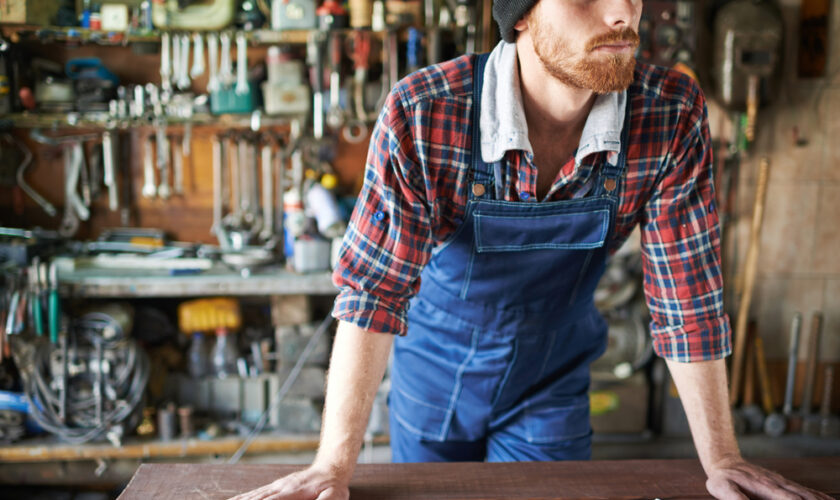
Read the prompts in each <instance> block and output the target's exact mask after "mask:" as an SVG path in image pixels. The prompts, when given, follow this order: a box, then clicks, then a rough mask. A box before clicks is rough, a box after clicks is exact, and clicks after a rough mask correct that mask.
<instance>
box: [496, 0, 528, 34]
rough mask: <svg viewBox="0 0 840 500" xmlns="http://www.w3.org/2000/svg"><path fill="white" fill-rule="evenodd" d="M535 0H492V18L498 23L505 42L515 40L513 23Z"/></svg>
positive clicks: (520, 17)
mask: <svg viewBox="0 0 840 500" xmlns="http://www.w3.org/2000/svg"><path fill="white" fill-rule="evenodd" d="M536 3H537V0H493V19H495V20H496V23H498V24H499V31H500V32H501V34H502V38H503V39H504V41H506V42H510V43H513V42H514V41H515V40H516V32H515V31H514V30H513V25H514V24H516V23H517V22H518V21H519V20H520V19H522V16H524V15H525V13H526V12H528V11H529V10H531V7H533V6H534V4H536Z"/></svg>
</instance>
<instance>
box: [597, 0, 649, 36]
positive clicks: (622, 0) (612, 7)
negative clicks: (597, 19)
mask: <svg viewBox="0 0 840 500" xmlns="http://www.w3.org/2000/svg"><path fill="white" fill-rule="evenodd" d="M602 3H603V6H604V7H603V8H604V10H603V19H604V23H605V24H606V25H607V26H608V27H609V28H611V29H618V28H624V27H629V28H633V29H636V26H635V24H636V20H637V19H638V18H639V16H640V15H641V10H642V0H603V2H602Z"/></svg>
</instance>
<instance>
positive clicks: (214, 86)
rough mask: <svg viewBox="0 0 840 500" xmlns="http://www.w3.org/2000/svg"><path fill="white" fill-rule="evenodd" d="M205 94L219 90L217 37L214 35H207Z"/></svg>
mask: <svg viewBox="0 0 840 500" xmlns="http://www.w3.org/2000/svg"><path fill="white" fill-rule="evenodd" d="M207 68H208V73H209V74H208V79H207V92H216V91H217V90H219V37H218V36H216V34H215V33H209V34H208V35H207Z"/></svg>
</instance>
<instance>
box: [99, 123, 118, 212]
mask: <svg viewBox="0 0 840 500" xmlns="http://www.w3.org/2000/svg"><path fill="white" fill-rule="evenodd" d="M115 146H116V141H114V131H113V130H106V131H105V132H103V133H102V169H103V181H104V182H105V186H106V187H107V188H108V209H109V210H111V211H112V212H116V211H117V210H119V208H120V201H119V191H118V189H119V187H118V186H117V179H116V175H115V171H114V158H115V152H114V148H115Z"/></svg>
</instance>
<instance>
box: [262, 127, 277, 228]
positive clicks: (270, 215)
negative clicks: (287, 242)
mask: <svg viewBox="0 0 840 500" xmlns="http://www.w3.org/2000/svg"><path fill="white" fill-rule="evenodd" d="M260 156H261V160H262V161H261V166H262V203H263V214H262V217H263V228H262V232H261V233H260V238H262V239H263V241H269V240H270V239H271V238H272V237H273V236H274V179H273V173H274V172H273V165H272V161H271V160H272V159H271V143H270V142H269V141H268V137H266V140H265V142H263V145H262V149H261V151H260Z"/></svg>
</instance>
